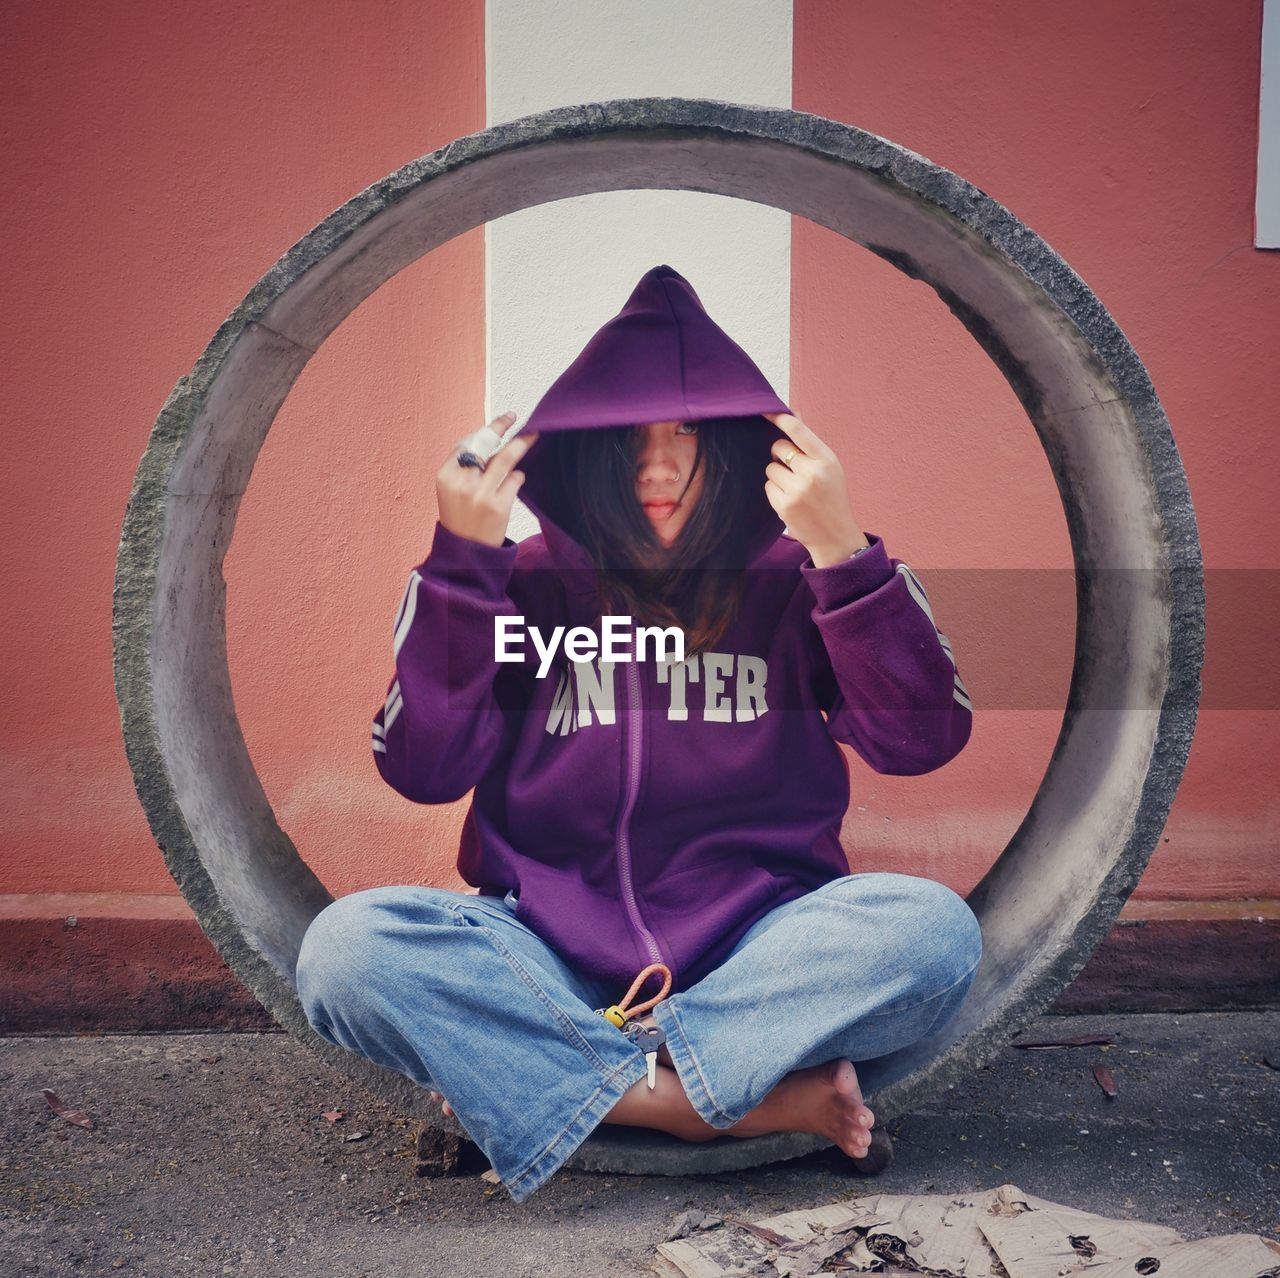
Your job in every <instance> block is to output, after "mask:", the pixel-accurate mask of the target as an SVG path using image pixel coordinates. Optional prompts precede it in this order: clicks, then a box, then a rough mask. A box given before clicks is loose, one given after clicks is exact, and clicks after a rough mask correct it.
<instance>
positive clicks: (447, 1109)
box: [428, 1092, 453, 1114]
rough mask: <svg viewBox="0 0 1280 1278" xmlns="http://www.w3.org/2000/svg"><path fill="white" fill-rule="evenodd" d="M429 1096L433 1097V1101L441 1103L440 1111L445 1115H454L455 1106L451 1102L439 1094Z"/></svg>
mask: <svg viewBox="0 0 1280 1278" xmlns="http://www.w3.org/2000/svg"><path fill="white" fill-rule="evenodd" d="M428 1095H429V1096H430V1097H431V1099H432V1100H438V1101H439V1102H440V1109H441V1111H442V1112H443V1113H445V1114H452V1113H453V1106H452V1105H450V1104H449V1102H448V1101H447V1100H445V1099H444V1097H443V1096H441V1095H440V1093H439V1092H429V1093H428Z"/></svg>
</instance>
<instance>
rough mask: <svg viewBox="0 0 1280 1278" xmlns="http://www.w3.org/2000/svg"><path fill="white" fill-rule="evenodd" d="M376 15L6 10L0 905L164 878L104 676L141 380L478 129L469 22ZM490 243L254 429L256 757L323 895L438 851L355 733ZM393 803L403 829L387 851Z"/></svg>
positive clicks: (414, 271)
mask: <svg viewBox="0 0 1280 1278" xmlns="http://www.w3.org/2000/svg"><path fill="white" fill-rule="evenodd" d="M376 13H377V20H376V21H371V20H370V15H369V12H368V11H367V10H366V9H364V8H359V7H353V6H351V5H345V4H326V3H316V2H315V0H309V2H308V3H303V2H302V0H287V2H285V3H280V4H272V5H265V6H264V5H256V4H253V3H250V2H249V0H213V2H212V3H209V4H205V5H199V6H191V5H181V6H169V5H164V4H159V3H149V4H139V5H128V6H109V7H104V6H86V5H83V4H72V3H69V2H67V0H61V2H58V3H50V4H47V5H42V6H12V5H11V6H7V7H6V9H5V12H4V14H3V17H0V23H2V24H3V30H2V31H0V58H3V74H2V75H0V93H2V94H3V95H4V103H3V114H4V118H5V120H6V130H5V151H6V155H5V172H6V177H7V181H6V190H7V196H6V199H5V200H4V201H3V207H2V209H0V218H3V240H4V243H5V244H6V246H7V247H6V258H7V267H6V285H7V287H6V294H7V304H6V321H5V324H4V329H3V338H2V339H0V340H2V341H3V367H4V369H5V385H6V393H5V396H4V402H3V412H4V414H5V418H4V425H3V432H4V442H5V446H6V452H7V454H8V462H7V464H6V466H5V501H4V503H3V511H2V512H0V518H2V519H3V521H4V523H3V537H2V539H0V541H2V544H3V554H4V557H5V573H4V583H5V585H4V597H5V603H6V606H7V614H8V624H7V625H6V626H5V627H4V629H3V633H2V636H0V644H2V645H3V648H2V649H0V660H2V661H3V665H4V669H5V671H6V676H5V680H4V714H3V729H2V731H3V733H4V750H3V767H4V771H3V775H2V776H0V794H2V795H3V804H4V815H3V839H2V846H3V853H2V855H3V865H0V893H49V892H72V893H104V892H105V893H124V894H135V893H142V894H163V895H164V896H171V895H172V894H173V893H175V892H176V890H177V889H176V886H175V884H174V882H173V880H172V879H171V878H170V876H169V874H168V872H167V870H166V869H165V866H164V862H163V860H162V858H161V855H160V852H159V850H158V849H157V847H156V846H155V843H154V842H153V840H152V838H151V833H150V830H149V829H148V827H147V823H146V819H145V816H144V813H143V811H142V807H141V805H140V803H139V801H138V798H137V795H136V793H135V791H134V787H133V781H132V778H131V776H130V772H129V767H128V762H127V759H126V757H125V752H124V746H123V742H122V739H121V733H120V723H119V711H118V708H117V705H116V700H115V692H114V688H113V680H112V666H111V595H112V585H113V581H114V576H115V557H116V550H117V547H118V544H119V538H120V530H121V525H122V522H123V518H124V509H125V502H126V500H127V498H128V495H129V489H130V485H131V483H132V480H133V475H134V472H135V470H136V468H137V465H138V461H139V458H140V457H141V455H142V452H143V450H144V448H145V447H146V443H147V438H148V435H149V433H150V431H151V427H152V424H153V423H154V420H155V417H156V414H157V413H158V412H159V409H160V406H161V404H162V403H163V402H164V399H165V397H166V396H167V395H168V393H169V391H170V390H171V389H172V387H173V385H174V383H175V382H176V381H177V380H178V378H179V377H181V376H182V375H183V374H184V373H186V372H187V371H189V370H190V368H191V366H192V364H193V363H194V362H195V360H196V358H197V356H198V355H199V354H200V352H201V351H202V350H203V349H204V347H205V345H206V344H207V343H208V341H209V339H210V338H211V337H212V336H213V333H214V331H215V330H216V329H217V327H218V325H219V324H221V323H222V321H223V320H224V319H225V318H226V316H227V315H228V314H229V313H230V312H231V311H232V310H233V309H234V308H235V307H236V306H237V305H238V304H239V302H240V300H241V299H242V298H243V296H244V295H245V293H246V292H247V291H248V290H249V288H250V287H252V285H253V284H254V283H255V282H256V281H257V280H258V278H259V277H260V276H261V275H262V274H263V273H264V272H265V271H266V270H267V269H268V268H269V267H270V266H271V265H272V263H273V262H275V261H276V260H277V259H278V258H279V257H280V256H281V255H282V254H283V253H284V252H285V251H286V250H287V249H288V248H289V246H290V245H291V244H293V243H295V242H296V241H297V240H298V239H299V238H301V237H302V236H303V235H304V234H305V233H306V232H307V231H308V230H310V229H311V228H312V227H313V226H314V225H315V224H316V223H317V222H319V221H321V220H322V219H323V218H324V217H326V216H327V215H328V214H329V213H330V212H331V211H332V210H333V209H334V208H336V207H338V206H339V205H340V204H342V203H344V202H345V201H346V200H348V199H350V198H351V197H352V196H353V195H355V194H356V193H357V192H359V191H361V190H362V189H363V188H364V187H366V186H368V185H369V184H370V183H372V182H375V181H377V180H378V179H380V178H382V177H383V176H385V175H386V174H387V173H389V172H390V171H392V170H393V169H395V168H398V167H399V166H400V165H402V164H405V163H407V162H408V161H410V160H412V159H414V158H415V157H417V156H419V155H422V154H424V153H426V152H429V151H432V150H434V149H435V148H437V147H439V146H442V145H444V144H445V143H447V142H449V141H451V140H452V139H453V138H455V137H457V136H459V135H461V134H465V133H470V132H473V131H474V130H476V129H479V128H482V127H483V125H484V118H483V115H484V43H483V39H484V36H483V11H482V10H481V9H480V8H477V7H475V6H467V5H462V6H458V5H454V4H446V3H437V2H434V0H433V2H431V3H423V0H385V2H384V3H381V4H379V5H378V6H377V10H376ZM483 252H484V238H483V231H482V230H479V229H477V230H475V231H473V232H471V233H469V234H468V235H466V236H463V237H460V238H459V239H457V240H455V241H453V242H451V243H450V244H448V245H446V246H444V247H443V248H441V249H440V250H439V251H438V252H436V253H435V254H433V255H431V256H430V257H429V258H427V259H425V260H423V261H420V262H418V263H416V264H415V265H414V266H412V267H410V268H409V269H407V270H405V271H403V272H402V273H401V274H400V275H399V276H397V277H396V278H395V279H393V280H391V281H389V282H388V283H387V285H386V286H384V287H383V288H382V289H380V290H379V291H378V292H377V293H375V294H374V295H373V296H372V297H370V298H369V299H368V300H367V301H366V302H365V303H364V305H362V306H361V307H360V308H359V309H358V310H357V311H356V312H355V314H354V315H352V316H351V317H350V318H349V319H348V320H347V321H346V322H345V323H344V324H343V325H341V326H340V327H339V329H338V330H337V331H336V332H334V333H333V335H332V336H331V337H330V339H329V340H328V342H327V343H326V344H325V345H324V347H323V348H322V349H321V350H320V351H319V352H318V354H317V355H316V356H315V357H314V358H313V359H312V361H311V363H310V364H309V365H308V367H307V368H306V369H305V370H304V372H303V374H302V376H301V377H300V378H299V380H298V383H297V385H296V387H295V388H294V390H293V393H292V395H291V396H290V397H289V399H288V401H287V402H286V404H285V405H284V408H283V410H282V412H281V413H280V416H279V417H278V419H277V420H276V423H275V426H274V428H273V429H272V432H271V435H270V437H269V438H268V440H267V443H266V445H265V447H264V449H263V453H262V458H261V461H260V462H259V464H258V466H257V469H256V470H255V472H254V475H253V479H252V482H251V483H250V485H249V488H248V491H247V492H246V494H245V497H244V501H243V504H242V507H241V513H240V518H239V524H238V527H237V531H236V536H235V540H234V541H233V543H232V545H231V547H230V550H229V552H228V555H227V559H226V565H225V572H226V577H227V582H228V649H229V657H230V663H231V673H232V678H233V686H234V690H235V696H236V704H237V709H238V712H239V716H240V719H241V721H242V723H243V725H244V730H245V735H246V738H247V740H248V743H249V748H250V750H251V752H252V755H253V759H254V762H255V764H256V765H257V767H258V769H259V772H260V774H261V776H262V778H263V781H264V784H265V786H266V790H267V794H268V796H269V798H270V800H271V802H272V804H273V805H274V807H275V810H276V813H277V815H278V818H279V820H280V822H281V824H282V825H283V827H284V828H285V830H287V831H288V832H289V833H290V835H291V836H293V837H294V838H295V839H296V840H297V842H298V845H299V847H300V848H303V849H305V853H306V854H307V855H310V856H312V857H314V860H315V863H316V865H317V866H318V867H319V871H320V873H321V874H322V875H323V876H324V877H325V878H326V879H327V880H332V881H333V887H334V890H335V891H342V890H346V889H347V888H349V887H351V886H352V885H353V883H354V882H356V881H357V880H375V879H379V878H382V877H388V878H391V877H400V876H403V875H409V876H414V875H418V874H422V873H424V872H425V873H427V874H434V873H439V870H440V866H441V865H442V864H444V863H445V862H444V855H443V852H442V850H441V848H442V844H437V845H436V846H435V847H434V849H433V846H432V840H431V838H430V837H425V838H424V837H422V833H421V832H422V830H423V824H422V822H421V815H422V814H421V813H420V812H419V813H410V812H405V811H404V800H402V799H400V797H399V796H398V795H395V794H392V793H390V792H389V791H387V789H386V787H385V786H384V785H382V784H381V782H380V780H379V778H378V776H377V773H376V771H375V769H374V766H373V761H372V757H371V755H370V753H369V745H368V742H369V720H370V719H371V718H372V714H373V710H374V707H375V706H376V705H377V704H378V703H379V702H380V701H381V699H382V696H383V691H384V687H385V680H384V667H386V665H387V663H388V661H389V660H390V656H391V640H390V630H389V625H390V616H391V612H392V610H393V609H394V606H395V600H396V598H397V597H398V596H399V593H400V591H401V590H402V588H403V572H404V569H405V567H406V565H408V564H410V563H412V562H416V561H417V559H419V558H421V555H422V554H423V553H424V552H425V548H426V546H427V545H428V544H429V535H430V531H431V528H432V526H433V524H434V520H435V513H434V500H433V491H434V489H433V474H434V469H435V457H436V454H437V453H439V452H440V450H441V448H442V447H445V446H446V443H447V440H448V439H450V438H452V437H453V435H454V434H455V433H456V428H457V427H458V425H459V424H460V423H465V422H470V421H471V420H472V419H474V418H475V417H477V416H478V415H479V413H480V412H481V411H482V407H483V398H484V396H483V383H484V328H483V301H484V299H483V268H484V261H483ZM415 816H416V817H417V818H418V822H417V824H416V826H414V827H413V828H414V829H415V830H416V831H417V834H416V835H415V838H416V839H417V846H414V847H401V848H397V847H395V846H394V843H393V837H392V836H393V834H395V833H396V832H398V831H401V830H403V829H406V828H408V827H409V826H410V825H412V824H413V818H414V817H415ZM440 837H441V839H443V835H442V836H440ZM179 900H180V898H179ZM27 908H28V909H36V910H38V909H39V908H40V905H39V903H35V904H31V905H29V906H28V907H27ZM53 908H60V907H58V906H57V905H56V904H55V906H54V907H53ZM91 908H93V905H92V902H81V903H80V905H79V912H80V913H87V912H89V910H90V909H91ZM100 908H102V909H105V910H109V911H111V912H114V913H121V912H127V910H128V909H129V908H130V903H127V902H121V901H120V900H119V899H116V898H112V899H110V900H108V901H107V902H105V903H103V904H102V905H101V907H100ZM148 908H154V909H156V910H160V909H162V908H163V902H153V903H152V904H151V906H150V907H148ZM181 908H182V910H183V911H184V912H187V911H186V907H185V903H183V904H182V907H181ZM68 912H71V913H74V912H76V909H75V908H74V903H73V908H71V909H70V910H69V911H68ZM188 913H189V912H188Z"/></svg>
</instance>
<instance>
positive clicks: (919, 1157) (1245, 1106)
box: [0, 1010, 1280, 1278]
mask: <svg viewBox="0 0 1280 1278" xmlns="http://www.w3.org/2000/svg"><path fill="white" fill-rule="evenodd" d="M1081 1034H1105V1035H1109V1036H1111V1038H1112V1040H1113V1041H1112V1042H1111V1043H1110V1044H1108V1045H1097V1044H1095V1045H1086V1046H1073V1047H1063V1048H1052V1049H1031V1048H1027V1049H1019V1048H1016V1047H1012V1046H1011V1047H1008V1048H1006V1049H1005V1050H1004V1052H1002V1053H1001V1055H1000V1056H999V1057H998V1058H997V1059H996V1060H995V1061H993V1062H992V1063H991V1064H989V1065H987V1066H985V1067H983V1068H982V1069H980V1070H977V1071H975V1073H974V1075H973V1077H972V1078H971V1079H969V1080H968V1081H967V1082H966V1083H965V1084H963V1085H957V1086H956V1088H955V1089H954V1090H953V1091H949V1092H948V1093H947V1094H946V1096H945V1097H939V1098H937V1099H936V1100H935V1101H933V1102H931V1103H930V1104H929V1105H928V1106H926V1107H924V1108H922V1109H920V1110H918V1111H916V1112H914V1113H911V1114H908V1115H903V1116H901V1117H899V1118H897V1119H893V1120H891V1121H890V1122H889V1123H888V1129H889V1131H890V1133H891V1134H892V1135H893V1137H894V1141H895V1147H896V1152H897V1158H896V1161H895V1162H894V1163H893V1165H892V1166H891V1167H890V1168H889V1169H888V1170H887V1171H885V1172H883V1173H882V1174H881V1175H879V1176H876V1177H874V1178H867V1177H863V1176H861V1175H859V1174H858V1173H857V1172H855V1171H854V1170H853V1169H852V1168H851V1167H850V1166H849V1162H848V1159H847V1158H846V1157H845V1156H844V1155H843V1154H842V1153H841V1152H840V1151H839V1150H838V1149H836V1148H835V1147H831V1148H829V1149H825V1150H820V1151H817V1152H815V1153H812V1154H808V1155H805V1156H804V1157H802V1158H798V1159H792V1160H790V1161H787V1162H782V1163H775V1164H772V1165H770V1166H766V1167H758V1168H753V1169H751V1170H749V1171H744V1172H733V1173H727V1174H720V1175H707V1176H699V1177H668V1176H624V1175H616V1174H606V1173H600V1172H586V1171H577V1170H572V1169H570V1170H561V1171H560V1172H558V1173H557V1174H556V1176H554V1177H553V1178H552V1179H551V1180H550V1181H549V1182H548V1183H547V1184H546V1185H544V1186H543V1187H542V1188H541V1189H540V1190H538V1192H537V1193H535V1194H534V1195H533V1196H532V1197H531V1198H529V1199H528V1200H527V1201H526V1202H524V1203H523V1204H519V1205H517V1204H515V1203H513V1202H512V1201H511V1198H510V1196H509V1195H508V1194H507V1191H506V1190H505V1189H504V1188H503V1187H502V1186H501V1185H495V1184H492V1183H490V1182H489V1181H487V1180H485V1179H484V1178H483V1177H482V1175H481V1174H480V1173H481V1172H483V1171H484V1169H485V1168H486V1167H487V1162H486V1161H485V1160H484V1158H483V1156H482V1155H479V1153H478V1151H476V1150H475V1149H474V1147H470V1148H471V1151H472V1153H473V1154H474V1155H476V1157H475V1158H474V1159H472V1160H471V1161H470V1162H469V1163H468V1162H464V1163H463V1164H462V1165H461V1166H460V1168H459V1170H458V1172H457V1173H455V1174H451V1175H448V1176H444V1177H441V1178H439V1179H429V1178H423V1177H419V1176H417V1175H416V1174H415V1165H416V1150H415V1134H416V1131H417V1128H418V1120H416V1119H408V1118H404V1117H402V1116H399V1115H397V1114H396V1113H395V1112H393V1110H392V1109H391V1108H390V1107H389V1106H388V1105H387V1104H386V1103H384V1102H382V1101H380V1100H378V1099H377V1098H374V1097H371V1096H369V1095H368V1094H366V1093H365V1092H363V1091H362V1090H361V1089H360V1088H359V1087H358V1086H357V1085H356V1084H355V1083H354V1082H352V1081H351V1080H349V1079H347V1078H346V1077H345V1076H343V1075H340V1074H339V1073H338V1072H337V1071H336V1070H333V1069H331V1068H330V1067H329V1066H328V1065H326V1064H325V1063H324V1062H322V1061H321V1060H319V1059H318V1058H317V1057H316V1056H315V1055H314V1054H313V1053H311V1052H310V1051H309V1050H308V1049H307V1048H305V1047H304V1046H302V1045H301V1044H300V1043H299V1042H297V1041H296V1040H295V1039H293V1038H292V1037H291V1036H290V1035H288V1034H285V1033H283V1032H269V1033H225V1032H207V1033H192V1034H167V1033H166V1034H145V1035H119V1034H116V1035H76V1036H70V1037H60V1036H59V1037H55V1036H13V1037H7V1038H0V1082H2V1083H3V1092H2V1093H0V1094H3V1096H4V1098H5V1104H4V1106H3V1112H2V1113H0V1124H2V1130H0V1256H2V1257H4V1259H3V1260H2V1261H0V1272H2V1273H3V1275H4V1278H34V1276H36V1275H39V1276H40V1278H45V1276H47V1275H68V1274H76V1275H95V1276H96V1275H112V1274H124V1275H154V1276H155V1278H160V1276H163V1278H180V1276H183V1275H188V1274H190V1275H201V1276H204V1275H213V1276H214V1278H220V1276H221V1275H224V1274H233V1275H237V1278H252V1276H256V1275H262V1276H263V1278H266V1276H268V1275H270V1278H291V1276H292V1275H296V1274H324V1275H327V1276H332V1278H348V1276H351V1278H354V1276H356V1275H369V1276H375V1275H376V1276H378V1278H382V1276H383V1275H396V1276H397V1278H413V1276H417V1275H429V1276H434V1275H445V1274H465V1275H467V1278H484V1276H486V1275H501V1278H522V1276H523V1275H539V1278H558V1276H560V1275H565V1276H566V1278H567V1276H569V1275H572V1276H573V1278H596V1276H597V1275H599V1276H600V1278H605V1276H606V1275H607V1276H608V1278H614V1276H616V1275H622V1274H641V1275H648V1274H651V1273H653V1272H655V1267H654V1259H655V1255H656V1253H655V1250H654V1249H655V1247H656V1245H657V1243H658V1242H661V1241H663V1240H664V1239H665V1238H666V1237H667V1236H668V1234H669V1233H670V1231H671V1229H672V1227H673V1225H674V1224H675V1221H676V1218H677V1217H678V1216H680V1215H681V1213H683V1212H684V1211H686V1210H688V1209H690V1208H699V1209H702V1210H704V1211H708V1212H712V1213H715V1214H730V1213H731V1214H736V1215H742V1216H746V1217H756V1216H766V1215H772V1214H775V1213H778V1212H783V1211H790V1210H795V1209H797V1208H802V1207H808V1206H812V1205H816V1204H821V1203H829V1202H835V1201H839V1200H841V1199H847V1198H853V1197H860V1196H866V1195H868V1194H871V1193H878V1192H889V1193H963V1192H973V1191H976V1190H977V1189H980V1188H984V1187H992V1186H996V1185H1000V1184H1004V1183H1006V1182H1011V1183H1013V1184H1015V1185H1017V1186H1019V1188H1021V1189H1022V1190H1024V1191H1028V1192H1030V1193H1033V1194H1036V1195H1039V1196H1040V1197H1042V1198H1047V1199H1050V1200H1052V1201H1054V1202H1059V1203H1066V1204H1069V1205H1071V1206H1075V1207H1079V1208H1082V1209H1084V1210H1087V1211H1093V1212H1099V1213H1101V1214H1103V1215H1107V1216H1112V1217H1115V1218H1117V1219H1134V1220H1146V1221H1155V1222H1158V1223H1160V1224H1164V1225H1169V1226H1172V1227H1173V1228H1174V1229H1177V1230H1178V1231H1179V1232H1180V1233H1181V1234H1182V1235H1183V1236H1184V1237H1185V1238H1187V1239H1195V1238H1201V1237H1205V1236H1208V1235H1215V1234H1232V1233H1256V1234H1260V1235H1261V1236H1262V1237H1264V1238H1280V1138H1278V1133H1277V1128H1280V1010H1259V1011H1237V1012H1187V1013H1178V1014H1171V1013H1160V1014H1156V1013H1151V1014H1140V1013H1123V1014H1115V1015H1107V1014H1098V1013H1090V1014H1088V1015H1076V1016H1063V1015H1046V1016H1041V1017H1039V1018H1038V1019H1037V1020H1036V1021H1035V1022H1033V1023H1032V1024H1031V1025H1030V1026H1028V1027H1027V1029H1026V1030H1025V1031H1024V1032H1023V1033H1022V1034H1021V1035H1020V1036H1019V1040H1018V1041H1019V1042H1031V1041H1035V1040H1038V1039H1049V1038H1061V1037H1074V1036H1076V1035H1081ZM1268 1061H1269V1062H1270V1064H1268ZM1098 1065H1104V1066H1106V1068H1107V1069H1108V1070H1109V1071H1110V1074H1111V1076H1112V1078H1113V1079H1114V1082H1115V1085H1116V1092H1117V1094H1116V1095H1115V1096H1114V1097H1109V1096H1108V1095H1107V1094H1106V1092H1105V1091H1104V1090H1103V1088H1102V1087H1101V1086H1100V1085H1099V1083H1098V1082H1097V1080H1096V1078H1095V1076H1094V1073H1093V1070H1094V1067H1095V1066H1098ZM42 1088H50V1089H51V1090H52V1091H53V1092H55V1093H56V1094H57V1096H58V1097H59V1098H60V1100H61V1101H62V1102H63V1103H64V1104H66V1105H69V1106H72V1107H74V1108H75V1109H78V1110H81V1111H83V1112H85V1113H86V1114H88V1115H89V1116H90V1117H91V1118H92V1119H93V1120H94V1124H95V1125H94V1127H93V1129H92V1130H88V1129H85V1128H83V1127H81V1126H78V1125H76V1124H74V1123H71V1122H68V1121H67V1120H66V1119H65V1118H62V1117H59V1116H58V1115H57V1114H56V1113H55V1112H54V1111H53V1109H51V1108H50V1106H49V1104H48V1102H47V1101H46V1099H45V1098H44V1096H43V1095H42V1093H41V1089H42ZM873 1107H874V1106H873ZM334 1110H343V1111H345V1116H344V1117H342V1118H341V1119H339V1120H337V1121H331V1120H330V1119H328V1118H326V1117H325V1116H324V1115H325V1112H326V1111H334Z"/></svg>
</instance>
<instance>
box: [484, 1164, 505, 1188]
mask: <svg viewBox="0 0 1280 1278" xmlns="http://www.w3.org/2000/svg"><path fill="white" fill-rule="evenodd" d="M480 1179H481V1180H487V1181H488V1182H489V1184H491V1185H501V1184H502V1177H501V1176H499V1175H498V1173H497V1172H496V1171H494V1170H493V1168H492V1167H490V1168H489V1169H488V1170H487V1171H482V1172H481V1173H480Z"/></svg>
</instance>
